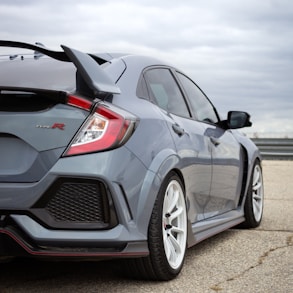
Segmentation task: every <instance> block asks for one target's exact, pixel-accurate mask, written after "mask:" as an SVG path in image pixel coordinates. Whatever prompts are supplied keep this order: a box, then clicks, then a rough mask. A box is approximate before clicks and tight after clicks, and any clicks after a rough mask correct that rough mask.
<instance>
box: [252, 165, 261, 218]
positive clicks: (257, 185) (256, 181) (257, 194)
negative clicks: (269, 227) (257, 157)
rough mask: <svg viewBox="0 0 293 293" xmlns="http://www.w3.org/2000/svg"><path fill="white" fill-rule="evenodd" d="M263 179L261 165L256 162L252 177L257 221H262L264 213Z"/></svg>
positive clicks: (253, 206)
mask: <svg viewBox="0 0 293 293" xmlns="http://www.w3.org/2000/svg"><path fill="white" fill-rule="evenodd" d="M263 201H264V192H263V179H262V171H261V167H260V166H259V165H258V164H256V165H255V167H254V171H253V179H252V208H253V214H254V218H255V221H256V222H260V220H261V217H262V213H263Z"/></svg>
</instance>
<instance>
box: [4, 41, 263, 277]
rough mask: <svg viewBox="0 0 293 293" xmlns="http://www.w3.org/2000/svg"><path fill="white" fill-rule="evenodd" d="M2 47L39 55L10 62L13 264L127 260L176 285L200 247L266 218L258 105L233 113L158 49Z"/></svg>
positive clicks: (7, 170) (7, 110)
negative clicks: (252, 129)
mask: <svg viewBox="0 0 293 293" xmlns="http://www.w3.org/2000/svg"><path fill="white" fill-rule="evenodd" d="M0 46H1V47H9V48H11V47H13V48H19V50H20V49H21V50H22V49H28V50H32V52H30V53H28V54H22V55H19V54H14V55H9V56H3V55H2V56H1V57H0V59H1V60H0V162H1V163H0V259H1V257H2V258H3V257H7V256H34V257H38V256H39V257H52V258H62V259H64V257H68V258H79V259H82V258H87V259H88V258H92V259H97V260H99V259H105V258H124V259H125V262H126V264H127V265H126V268H127V270H128V272H129V273H130V274H131V276H133V277H136V278H145V279H152V280H170V279H172V278H174V277H176V276H177V275H178V274H179V273H180V271H181V269H182V266H183V263H184V258H185V253H186V249H187V248H188V247H190V246H192V245H194V244H196V243H198V242H200V241H202V240H204V239H206V238H208V237H210V236H212V235H215V234H216V233H219V232H221V231H223V230H225V229H228V228H230V227H233V226H238V225H240V226H242V227H247V228H253V227H257V226H258V225H259V224H260V222H261V219H262V211H263V197H264V194H263V181H262V169H261V157H260V153H259V150H258V149H257V147H256V146H255V145H254V144H253V142H252V141H251V140H249V139H248V138H247V137H246V136H244V135H243V134H241V133H240V132H238V131H237V130H236V129H238V128H242V127H246V126H250V125H251V122H250V117H249V115H248V114H247V113H245V112H240V111H230V112H229V113H228V115H227V118H225V119H221V118H220V117H219V115H218V113H217V111H216V109H215V107H214V106H213V104H212V103H211V102H210V101H209V99H208V98H207V97H206V95H205V94H204V93H203V91H202V90H201V89H200V88H199V87H198V86H197V85H196V83H194V82H193V81H192V80H191V79H190V78H189V77H188V76H187V75H185V74H184V73H183V72H182V71H180V70H178V69H177V68H174V67H173V66H171V65H169V64H166V63H165V62H162V61H160V60H157V59H154V58H149V57H143V56H135V55H125V54H106V53H104V54H87V53H83V52H80V51H77V50H75V49H72V48H68V47H66V46H61V47H62V50H60V51H52V50H49V49H47V48H45V47H43V46H39V45H32V44H26V43H21V42H12V41H0ZM14 50H15V49H14ZM123 263H124V262H123Z"/></svg>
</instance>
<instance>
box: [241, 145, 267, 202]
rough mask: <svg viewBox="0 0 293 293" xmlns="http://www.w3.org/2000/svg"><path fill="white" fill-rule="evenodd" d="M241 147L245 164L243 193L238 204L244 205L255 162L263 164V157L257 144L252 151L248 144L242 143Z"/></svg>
mask: <svg viewBox="0 0 293 293" xmlns="http://www.w3.org/2000/svg"><path fill="white" fill-rule="evenodd" d="M241 148H242V155H243V161H244V164H243V168H244V170H243V180H242V187H241V195H240V198H239V203H238V206H241V207H243V206H244V203H245V200H246V195H247V191H248V188H249V183H250V178H251V174H252V172H253V167H254V164H255V162H257V161H258V162H259V163H260V165H261V162H262V158H261V155H260V152H259V150H258V148H257V147H256V146H255V148H254V150H253V151H250V149H248V148H247V146H245V145H244V144H242V143H241Z"/></svg>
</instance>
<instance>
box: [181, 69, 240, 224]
mask: <svg viewBox="0 0 293 293" xmlns="http://www.w3.org/2000/svg"><path fill="white" fill-rule="evenodd" d="M176 75H177V76H178V79H179V80H180V83H181V84H182V86H183V88H184V91H185V92H186V95H187V96H188V101H189V102H190V108H191V111H192V113H193V115H194V116H195V118H196V119H197V120H198V121H201V124H202V126H203V127H204V129H205V131H204V136H205V138H206V140H208V141H209V144H210V151H211V157H212V180H211V188H210V196H209V200H208V202H207V204H206V205H205V208H204V217H205V218H210V217H213V216H216V215H218V214H221V213H224V212H227V211H229V210H232V209H235V208H236V207H237V204H238V200H239V196H240V192H241V182H242V176H243V174H242V169H243V168H242V165H241V163H242V160H241V157H240V156H241V149H240V145H239V144H238V142H237V141H236V139H235V138H234V136H233V134H232V133H231V132H230V130H225V129H223V128H221V127H220V126H218V125H219V123H218V122H219V118H218V114H217V112H216V110H215V108H214V107H213V105H212V104H211V102H210V101H209V100H208V98H207V97H206V96H205V95H204V93H203V92H202V91H201V90H200V89H199V88H198V87H197V85H196V84H195V83H194V82H193V81H192V80H190V79H189V78H188V77H186V76H185V75H183V74H181V73H179V72H177V74H176Z"/></svg>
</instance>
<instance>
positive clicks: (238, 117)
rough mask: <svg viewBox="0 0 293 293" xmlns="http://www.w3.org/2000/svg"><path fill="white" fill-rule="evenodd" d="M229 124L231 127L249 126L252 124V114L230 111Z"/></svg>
mask: <svg viewBox="0 0 293 293" xmlns="http://www.w3.org/2000/svg"><path fill="white" fill-rule="evenodd" d="M227 124H228V128H230V129H237V128H243V127H249V126H251V125H252V123H251V122H250V115H249V114H248V113H246V112H241V111H229V112H228V119H227Z"/></svg>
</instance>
